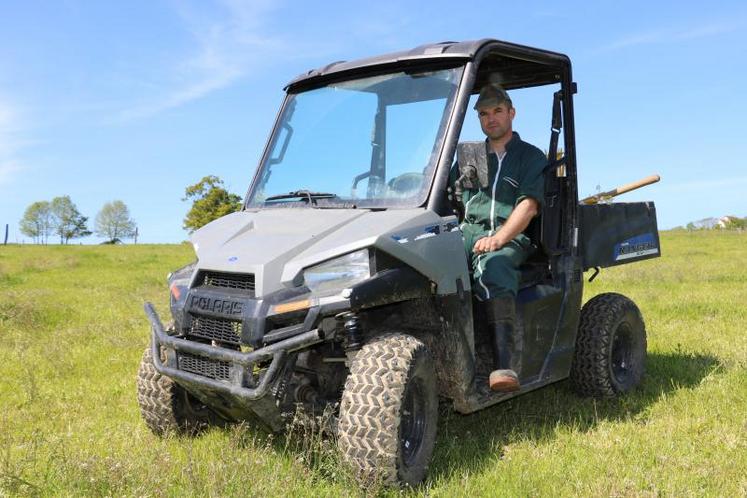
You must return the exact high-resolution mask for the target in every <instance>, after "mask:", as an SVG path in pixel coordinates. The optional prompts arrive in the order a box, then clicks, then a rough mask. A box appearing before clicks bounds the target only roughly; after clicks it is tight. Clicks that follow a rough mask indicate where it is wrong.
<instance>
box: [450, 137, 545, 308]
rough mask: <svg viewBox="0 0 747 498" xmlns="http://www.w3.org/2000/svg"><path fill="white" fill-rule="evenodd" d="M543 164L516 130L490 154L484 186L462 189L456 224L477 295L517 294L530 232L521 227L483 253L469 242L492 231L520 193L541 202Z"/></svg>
mask: <svg viewBox="0 0 747 498" xmlns="http://www.w3.org/2000/svg"><path fill="white" fill-rule="evenodd" d="M546 165H547V157H546V156H545V154H544V153H543V152H542V151H541V150H539V149H538V148H537V147H535V146H533V145H531V144H528V143H526V142H524V141H522V140H521V138H520V137H519V134H518V133H516V132H514V133H513V137H512V138H511V140H510V141H509V142H508V143H507V144H506V151H505V153H504V154H503V155H502V158H499V157H498V156H497V155H496V154H495V153H490V154H488V186H487V187H486V188H480V189H464V192H463V194H462V201H463V203H464V206H465V216H464V222H463V223H462V224H461V225H460V228H461V230H462V237H463V238H464V247H465V249H466V250H467V257H468V258H469V259H470V263H471V265H472V271H473V277H474V285H473V286H472V291H473V292H474V294H475V296H476V297H477V299H478V300H480V301H484V300H487V299H493V298H496V297H505V296H513V297H516V293H517V291H518V287H519V278H520V272H519V266H520V265H521V264H522V263H523V262H524V261H525V260H526V259H527V257H528V256H529V255H530V254H531V253H532V251H533V250H534V248H533V246H532V243H531V241H530V240H529V237H527V236H526V235H525V234H523V233H520V234H519V235H517V236H516V237H515V238H514V239H513V240H511V242H509V243H508V244H506V245H505V246H503V247H502V248H500V249H499V250H497V251H493V252H489V253H484V254H474V253H473V252H472V248H473V247H474V245H475V242H476V241H477V240H478V239H480V238H482V237H486V236H489V235H493V234H494V233H495V232H496V231H497V230H498V229H499V228H500V226H501V225H502V224H503V223H504V222H505V221H506V219H508V217H509V215H510V214H511V212H512V211H513V209H514V207H515V206H516V205H517V204H518V203H519V202H521V201H522V200H523V199H525V198H527V197H531V198H532V199H534V200H536V201H537V202H538V204H539V205H540V206H542V202H543V198H544V184H545V183H544V177H543V175H542V170H543V169H544V167H545V166H546ZM453 177H454V176H453V175H452V178H453Z"/></svg>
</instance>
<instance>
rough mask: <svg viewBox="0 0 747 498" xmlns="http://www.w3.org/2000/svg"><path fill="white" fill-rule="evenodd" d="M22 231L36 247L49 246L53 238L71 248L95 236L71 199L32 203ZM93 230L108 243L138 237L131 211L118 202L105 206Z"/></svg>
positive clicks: (85, 217)
mask: <svg viewBox="0 0 747 498" xmlns="http://www.w3.org/2000/svg"><path fill="white" fill-rule="evenodd" d="M19 228H20V230H21V233H23V234H24V235H27V236H29V237H31V238H32V239H33V240H34V242H36V243H37V244H47V243H49V238H50V237H51V236H58V237H59V238H60V244H68V243H69V242H70V241H71V240H73V239H78V238H81V237H87V236H89V235H91V234H92V233H93V232H91V231H90V230H89V229H88V217H87V216H83V214H82V213H81V212H80V211H79V210H78V207H77V206H76V205H75V203H74V202H73V201H72V200H71V199H70V196H68V195H63V196H60V197H55V198H54V199H52V200H51V201H36V202H34V203H32V204H31V205H30V206H29V207H27V208H26V211H25V212H24V213H23V217H22V218H21V221H20V223H19ZM94 230H95V232H96V235H98V236H100V237H104V238H105V239H107V242H109V243H117V242H121V241H122V239H128V238H135V239H136V237H137V225H136V223H135V221H134V220H133V219H132V218H131V217H130V210H129V209H128V208H127V205H126V204H125V203H124V202H122V201H119V200H116V201H112V202H107V203H106V204H104V206H103V207H102V208H101V210H100V211H99V212H98V214H97V215H96V219H95V221H94Z"/></svg>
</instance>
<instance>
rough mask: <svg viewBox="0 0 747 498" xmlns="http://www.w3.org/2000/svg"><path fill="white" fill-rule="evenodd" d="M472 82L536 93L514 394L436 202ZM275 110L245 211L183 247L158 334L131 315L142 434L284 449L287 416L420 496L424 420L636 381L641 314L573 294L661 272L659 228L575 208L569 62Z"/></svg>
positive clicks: (406, 80) (294, 92)
mask: <svg viewBox="0 0 747 498" xmlns="http://www.w3.org/2000/svg"><path fill="white" fill-rule="evenodd" d="M487 82H499V83H501V84H502V85H503V87H504V88H506V89H507V90H508V91H509V92H511V91H514V90H518V89H523V88H529V87H539V86H549V87H550V89H551V91H550V92H549V95H550V99H549V100H548V101H547V108H548V112H547V116H548V117H549V118H551V119H549V120H548V121H550V123H547V124H550V125H551V126H550V127H549V129H548V131H547V139H548V140H549V148H548V157H549V160H548V167H547V168H546V178H545V184H546V188H545V199H544V201H545V202H544V207H543V208H542V211H541V214H540V216H538V217H537V218H536V219H535V221H533V223H532V224H531V225H530V227H529V228H528V230H527V234H528V235H529V236H530V238H531V239H532V241H533V243H534V244H535V245H536V251H535V253H534V254H533V255H532V256H531V257H530V259H529V260H528V261H527V262H526V264H525V265H524V266H523V267H522V279H521V285H520V291H519V294H518V297H517V321H518V323H517V328H518V329H519V331H520V332H521V334H520V336H521V337H523V347H521V348H520V349H521V350H522V353H521V358H520V365H519V366H518V371H519V375H520V379H521V391H520V392H518V393H511V394H499V393H494V392H491V391H490V390H489V389H487V380H486V379H487V376H488V374H489V372H490V370H491V352H490V351H491V349H490V344H489V342H488V339H487V337H486V335H487V334H486V333H485V332H484V330H483V327H484V318H483V317H481V315H480V310H479V307H477V306H475V305H474V303H473V297H472V291H471V289H472V285H473V284H472V282H471V280H470V272H469V269H468V264H467V258H466V255H465V250H464V246H463V243H462V237H461V234H460V229H459V223H460V220H459V213H460V206H459V205H458V202H457V201H456V198H457V196H456V195H454V191H453V190H454V186H453V185H449V173H450V170H451V168H452V166H453V164H454V163H455V161H456V156H457V154H456V151H457V148H458V141H459V136H460V130H461V129H462V125H463V122H464V121H465V115H466V113H467V111H468V109H469V108H470V105H469V103H470V98H471V96H473V95H475V94H476V93H477V92H479V89H480V88H481V87H482V86H483V85H484V84H485V83H487ZM286 93H287V95H286V97H285V100H284V102H283V104H282V107H281V109H280V112H279V114H278V117H277V120H276V122H275V126H274V128H273V130H272V133H271V135H270V138H269V140H268V143H267V146H266V148H265V150H264V153H263V155H262V158H261V161H260V163H259V166H258V167H257V170H256V173H255V174H254V178H253V180H252V182H251V185H250V187H249V189H248V192H247V195H246V199H245V202H244V205H243V208H242V209H241V211H239V212H236V213H233V214H230V215H227V216H224V217H222V218H220V219H218V220H215V221H213V222H212V223H210V224H208V225H206V226H205V227H203V228H201V229H200V230H198V231H196V232H195V233H194V235H193V237H192V242H193V245H194V250H195V253H196V256H197V260H196V261H195V262H194V263H192V264H190V265H188V266H186V267H184V268H181V269H179V270H176V271H174V272H173V273H172V274H170V276H169V279H168V286H169V289H170V312H171V316H172V319H173V324H172V325H169V326H164V325H163V323H162V321H161V320H160V318H159V317H158V316H157V314H156V311H155V310H154V307H153V306H152V305H151V304H149V303H146V305H145V310H146V313H147V315H148V318H149V320H150V324H151V328H152V338H151V344H150V346H149V347H148V348H147V349H146V350H145V353H144V355H143V358H142V362H141V365H140V370H139V373H138V380H137V386H138V401H139V404H140V408H141V412H142V415H143V417H144V419H145V422H146V424H147V425H148V426H149V427H150V428H151V429H152V430H153V431H154V432H156V433H158V434H162V433H165V432H169V431H177V432H190V431H194V430H196V429H199V428H200V427H203V426H205V425H206V424H211V423H221V422H222V421H237V420H242V419H248V418H256V419H259V420H261V421H263V422H264V423H266V424H267V425H269V426H270V427H271V428H272V429H274V430H282V429H283V427H284V424H285V423H286V421H287V420H288V417H289V414H292V413H294V411H295V410H297V409H301V410H305V411H308V412H310V413H318V412H320V411H323V410H325V409H326V410H328V411H332V412H333V413H334V416H335V423H334V424H333V426H334V430H335V431H336V438H337V442H338V446H339V449H340V451H341V454H342V455H343V457H344V459H345V460H346V461H347V462H349V463H350V464H351V465H352V467H353V468H354V469H357V471H358V472H359V475H360V476H361V478H362V479H364V480H368V479H377V480H380V481H381V482H383V483H385V484H389V485H398V484H409V485H413V484H416V483H418V482H420V481H421V480H422V479H423V478H424V477H425V475H426V472H427V469H428V465H429V462H430V459H431V456H432V453H433V448H434V442H435V439H436V432H437V417H438V404H439V400H442V402H445V403H449V404H450V405H451V406H452V407H453V409H454V410H456V411H457V412H459V413H463V414H468V413H472V412H475V411H477V410H480V409H483V408H486V407H488V406H491V405H494V404H496V403H499V402H501V401H504V400H507V399H509V398H511V397H513V396H516V395H520V394H523V393H526V392H529V391H532V390H535V389H538V388H540V387H543V386H547V385H548V384H551V383H553V382H557V381H559V380H562V379H566V378H568V377H570V379H571V381H572V385H574V386H575V387H576V388H577V389H578V390H579V391H580V392H581V393H583V394H586V395H593V396H615V395H617V394H620V393H623V392H625V391H628V390H630V389H631V388H633V387H634V386H635V385H636V384H638V383H639V382H640V380H641V376H642V374H643V370H644V360H645V354H646V333H645V327H644V322H643V319H642V317H641V314H640V312H639V310H638V308H637V307H636V305H635V304H634V303H633V302H632V301H630V300H629V299H627V298H626V297H624V296H622V295H619V294H603V295H599V296H597V297H595V298H593V299H592V300H590V301H589V302H588V303H587V304H586V305H585V306H584V307H583V309H582V308H581V297H582V288H583V281H582V278H583V273H584V271H585V270H587V269H592V268H596V269H597V271H598V269H599V268H601V267H608V266H612V265H618V264H623V263H632V262H634V261H638V260H641V259H645V258H651V257H656V256H658V255H659V239H658V232H657V223H656V210H655V207H654V204H653V203H651V202H637V203H602V204H596V205H585V204H580V203H579V199H578V195H577V177H576V172H577V169H576V147H575V139H574V121H573V96H574V94H575V93H576V84H575V83H574V82H573V79H572V77H571V63H570V60H569V59H568V57H567V56H565V55H562V54H559V53H554V52H550V51H546V50H539V49H535V48H530V47H526V46H521V45H517V44H513V43H506V42H502V41H497V40H490V39H487V40H479V41H471V42H461V43H456V42H444V43H437V44H432V45H424V46H420V47H417V48H414V49H412V50H408V51H404V52H398V53H394V54H388V55H383V56H379V57H373V58H368V59H363V60H357V61H353V62H335V63H332V64H329V65H327V66H324V67H322V68H319V69H316V70H313V71H309V72H308V73H305V74H302V75H300V76H298V77H297V78H295V79H294V80H292V81H291V82H290V83H289V84H288V86H287V87H286ZM469 116H470V118H469V119H476V118H473V117H472V114H471V113H470V115H469ZM561 151H562V153H561ZM462 176H464V175H462ZM467 176H468V177H470V178H471V179H472V181H478V180H479V178H478V177H479V175H474V174H471V175H470V174H467Z"/></svg>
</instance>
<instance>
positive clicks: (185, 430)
mask: <svg viewBox="0 0 747 498" xmlns="http://www.w3.org/2000/svg"><path fill="white" fill-rule="evenodd" d="M137 401H138V404H139V405H140V414H141V415H142V417H143V420H145V424H146V425H147V426H148V428H150V430H151V431H153V433H155V434H157V435H159V436H162V435H165V434H168V433H176V434H196V433H198V432H199V431H201V430H203V429H205V428H206V427H207V426H209V425H220V424H222V422H223V421H222V419H221V418H220V417H218V415H217V414H215V412H213V411H212V410H211V409H210V408H208V407H207V406H205V405H204V404H203V403H201V402H200V401H199V400H198V399H197V398H195V397H194V396H192V395H191V394H190V393H189V392H187V391H186V390H185V389H184V388H183V387H181V386H180V385H179V384H177V383H175V382H174V381H173V380H171V379H170V378H168V377H164V376H163V375H161V374H160V373H158V371H157V370H156V367H155V366H154V365H153V357H152V354H151V348H150V347H148V348H146V349H145V351H144V352H143V358H142V360H141V361H140V368H139V369H138V372H137Z"/></svg>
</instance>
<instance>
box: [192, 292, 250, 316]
mask: <svg viewBox="0 0 747 498" xmlns="http://www.w3.org/2000/svg"><path fill="white" fill-rule="evenodd" d="M190 308H192V309H198V310H201V311H210V312H213V313H220V314H222V315H240V314H241V312H242V311H243V310H244V306H243V303H241V302H240V301H228V300H226V299H217V298H213V297H201V296H192V300H191V301H190Z"/></svg>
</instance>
